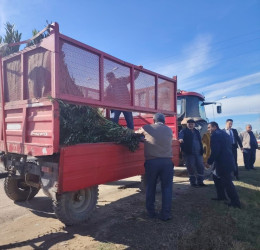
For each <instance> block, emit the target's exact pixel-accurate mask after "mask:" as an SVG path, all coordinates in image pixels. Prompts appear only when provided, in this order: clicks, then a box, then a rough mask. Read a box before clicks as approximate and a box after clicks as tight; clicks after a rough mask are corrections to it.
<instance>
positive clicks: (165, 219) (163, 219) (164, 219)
mask: <svg viewBox="0 0 260 250" xmlns="http://www.w3.org/2000/svg"><path fill="white" fill-rule="evenodd" d="M158 218H159V219H160V220H162V221H168V220H171V219H172V217H171V216H169V217H164V216H162V215H161V214H159V216H158Z"/></svg>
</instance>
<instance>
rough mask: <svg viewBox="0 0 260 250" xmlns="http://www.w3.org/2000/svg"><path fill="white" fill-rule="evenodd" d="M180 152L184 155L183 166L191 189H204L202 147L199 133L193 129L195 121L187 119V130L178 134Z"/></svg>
mask: <svg viewBox="0 0 260 250" xmlns="http://www.w3.org/2000/svg"><path fill="white" fill-rule="evenodd" d="M179 142H180V143H181V150H182V152H183V153H184V159H185V164H186V167H187V170H188V172H189V176H190V184H191V186H193V187H204V186H206V185H205V184H204V183H203V180H204V164H203V156H202V155H203V147H202V142H201V137H200V133H199V131H198V130H197V129H195V121H194V120H193V119H189V120H188V121H187V128H185V129H183V130H181V132H180V133H179Z"/></svg>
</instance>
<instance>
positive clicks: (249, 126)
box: [246, 124, 252, 132]
mask: <svg viewBox="0 0 260 250" xmlns="http://www.w3.org/2000/svg"><path fill="white" fill-rule="evenodd" d="M246 131H247V132H250V131H252V126H251V124H247V125H246Z"/></svg>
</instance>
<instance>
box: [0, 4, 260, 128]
mask: <svg viewBox="0 0 260 250" xmlns="http://www.w3.org/2000/svg"><path fill="white" fill-rule="evenodd" d="M46 20H48V21H49V22H50V21H52V22H54V21H55V22H58V23H59V25H60V32H62V33H63V34H65V35H67V36H70V37H72V38H74V39H77V40H79V41H81V42H83V43H86V44H88V45H90V46H93V47H95V48H97V49H99V50H102V51H105V52H106V53H109V54H111V55H113V56H116V57H118V58H120V59H122V60H125V61H128V62H130V63H133V64H136V65H143V66H144V67H145V68H147V69H150V70H153V71H155V72H158V73H161V74H163V75H167V76H169V77H172V76H173V75H177V76H178V88H179V89H183V90H188V91H197V92H200V93H203V94H204V95H205V96H206V100H207V101H217V102H221V103H222V110H223V113H222V114H221V115H219V114H217V113H216V111H215V112H213V108H212V107H207V110H206V111H207V116H208V118H209V120H210V121H212V120H215V121H217V122H218V123H219V125H220V126H221V127H224V124H225V120H226V119H227V118H233V119H234V127H235V128H241V129H244V128H245V125H246V124H247V123H251V124H252V126H253V129H254V130H258V131H260V1H259V0H247V1H245V0H225V1H223V0H219V1H210V0H204V1H203V0H198V1H191V0H190V1H187V0H182V1H176V0H157V1H152V0H150V1H147V0H125V1H123V0H95V1H94V0H92V1H90V0H85V1H83V0H78V1H68V0H63V1H58V0H52V1H50V0H33V1H31V0H30V1H28V0H23V1H21V0H16V1H15V0H0V35H3V34H4V26H3V24H4V23H5V22H6V21H9V22H11V23H14V24H15V25H16V28H17V29H18V30H19V31H20V32H22V34H23V36H22V40H25V39H27V38H29V37H31V31H32V29H34V28H36V29H38V30H41V29H43V28H44V25H45V23H46Z"/></svg>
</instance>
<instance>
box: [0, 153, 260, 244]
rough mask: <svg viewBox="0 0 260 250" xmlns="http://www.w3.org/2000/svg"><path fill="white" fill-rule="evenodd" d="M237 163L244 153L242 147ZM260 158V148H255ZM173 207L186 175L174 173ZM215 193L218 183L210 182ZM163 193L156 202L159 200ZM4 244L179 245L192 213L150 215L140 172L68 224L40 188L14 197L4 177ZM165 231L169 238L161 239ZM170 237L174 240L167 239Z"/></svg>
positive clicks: (0, 192)
mask: <svg viewBox="0 0 260 250" xmlns="http://www.w3.org/2000/svg"><path fill="white" fill-rule="evenodd" d="M238 157H239V165H241V166H242V165H243V163H242V154H241V153H239V155H238ZM257 158H258V159H259V158H260V150H257ZM173 190H174V195H173V207H174V209H176V210H181V208H182V203H181V202H182V199H183V197H184V196H185V193H187V192H194V195H195V196H196V192H199V190H198V189H196V190H195V189H194V188H193V189H192V188H191V187H190V186H189V183H188V178H187V177H174V188H173ZM209 190H210V192H212V193H214V187H213V186H212V185H211V186H210V187H209ZM160 199H161V197H160V195H157V198H156V204H157V206H158V207H159V206H160ZM0 200H1V203H0V249H162V248H164V249H168V248H170V249H178V239H179V238H180V237H182V235H183V234H185V230H189V226H190V224H189V220H190V218H189V217H182V218H180V217H179V215H178V214H177V213H176V214H175V213H173V220H172V221H171V222H170V223H168V222H166V223H165V222H161V221H156V222H154V221H153V220H151V219H149V218H147V216H146V213H145V208H144V205H145V196H144V193H142V192H140V176H137V177H132V178H128V179H124V180H120V181H117V182H113V183H109V184H106V185H100V186H99V201H98V206H97V209H96V210H95V212H94V214H93V216H92V218H90V219H89V221H88V222H87V223H85V224H82V225H78V226H72V227H65V226H64V224H62V223H61V222H60V221H59V220H58V219H56V217H55V214H54V212H53V209H52V201H51V199H49V198H48V197H46V196H45V195H44V194H43V193H42V192H39V193H38V194H37V196H36V197H35V198H34V199H32V200H31V201H27V202H17V203H14V202H13V201H12V200H10V199H9V198H7V196H6V195H5V193H4V189H3V179H2V180H0ZM165 237H167V241H164V240H163V239H164V238H165ZM169 239H170V242H171V246H169V245H165V243H164V242H169Z"/></svg>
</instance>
